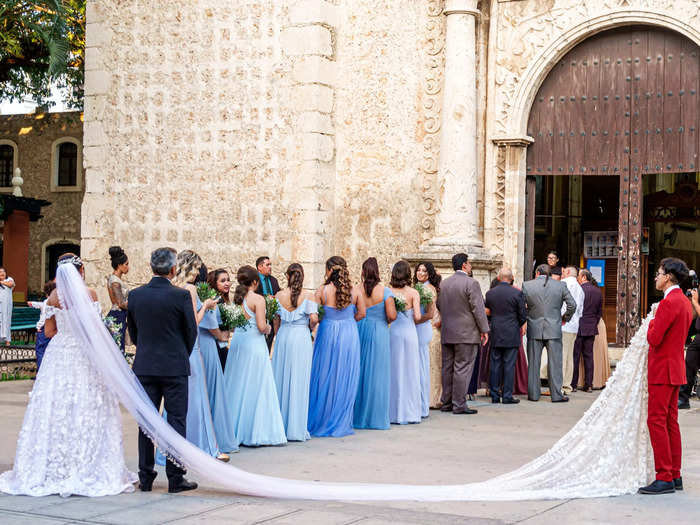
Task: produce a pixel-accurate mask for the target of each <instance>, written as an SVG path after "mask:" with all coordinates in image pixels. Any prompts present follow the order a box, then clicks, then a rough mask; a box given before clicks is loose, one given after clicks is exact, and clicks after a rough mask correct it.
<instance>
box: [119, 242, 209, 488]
mask: <svg viewBox="0 0 700 525" xmlns="http://www.w3.org/2000/svg"><path fill="white" fill-rule="evenodd" d="M176 255H177V253H176V252H175V250H173V249H172V248H159V249H157V250H155V251H154V252H153V253H151V269H152V270H153V278H152V279H151V281H150V282H149V283H148V284H146V285H144V286H141V287H139V288H136V289H135V290H133V291H132V292H131V293H130V294H129V308H128V314H127V326H128V328H129V335H130V336H131V340H132V341H133V343H134V344H135V345H136V357H135V358H134V366H133V370H134V374H136V376H137V377H138V378H139V381H140V382H141V384H142V385H143V388H144V390H145V391H146V393H147V394H148V397H150V398H151V401H153V404H154V405H155V406H156V408H160V404H161V401H163V400H164V402H165V410H166V411H167V412H168V423H169V424H170V426H171V427H173V428H174V429H175V430H176V431H177V433H178V434H180V435H181V436H182V437H185V436H186V424H187V396H188V391H187V380H188V376H189V375H190V359H189V356H190V353H191V352H192V348H193V346H194V343H195V341H196V339H197V323H196V321H195V317H194V309H193V307H192V298H191V297H190V294H189V293H188V292H187V290H184V289H182V288H178V287H176V286H173V285H172V284H171V283H170V280H171V279H172V278H173V277H174V276H175V269H176V268H175V266H176ZM154 460H155V458H154V446H153V443H152V442H151V440H150V439H149V438H148V436H146V434H144V433H143V432H142V431H141V430H139V480H140V482H141V484H140V488H141V490H142V491H144V492H149V491H150V490H151V487H152V486H153V480H154V479H155V477H156V474H157V473H156V471H155V470H154V469H153V467H154V463H155V461H154ZM165 472H166V474H167V475H168V492H182V491H184V490H193V489H196V488H197V484H196V483H193V482H191V481H188V480H186V479H185V478H184V474H185V471H184V469H182V468H180V467H178V466H177V465H175V464H174V463H173V462H171V461H170V460H168V461H167V464H166V467H165Z"/></svg>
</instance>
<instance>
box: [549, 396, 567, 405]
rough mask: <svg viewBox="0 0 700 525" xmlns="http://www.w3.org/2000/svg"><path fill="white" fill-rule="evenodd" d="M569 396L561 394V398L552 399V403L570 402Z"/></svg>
mask: <svg viewBox="0 0 700 525" xmlns="http://www.w3.org/2000/svg"><path fill="white" fill-rule="evenodd" d="M568 402H569V398H568V397H566V396H561V399H552V403H568Z"/></svg>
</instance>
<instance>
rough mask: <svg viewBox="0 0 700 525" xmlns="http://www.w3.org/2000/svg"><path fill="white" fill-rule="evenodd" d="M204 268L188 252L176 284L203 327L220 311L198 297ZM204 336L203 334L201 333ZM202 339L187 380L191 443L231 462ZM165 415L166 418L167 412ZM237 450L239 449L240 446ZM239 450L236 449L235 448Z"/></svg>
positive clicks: (179, 265) (179, 262)
mask: <svg viewBox="0 0 700 525" xmlns="http://www.w3.org/2000/svg"><path fill="white" fill-rule="evenodd" d="M202 266H203V263H202V259H201V258H200V257H199V255H197V254H196V253H194V252H193V251H192V250H184V251H182V252H180V253H178V254H177V272H176V274H175V278H174V279H173V284H174V285H176V286H180V287H181V288H184V289H185V290H187V291H188V292H189V293H190V296H191V297H192V306H193V307H194V311H195V320H196V321H197V325H199V324H200V323H201V322H202V320H203V319H204V316H205V315H206V313H207V311H208V310H212V309H214V308H216V301H215V300H213V299H207V300H206V301H204V303H202V301H200V299H199V297H197V289H196V288H195V286H194V284H193V283H194V282H195V280H196V278H197V276H198V275H199V270H200V268H201V267H202ZM200 336H201V332H200ZM200 336H198V337H197V340H196V341H195V343H194V347H193V348H192V353H191V354H190V376H189V378H188V381H187V385H188V396H187V436H186V437H187V441H189V442H190V443H192V444H193V445H196V446H197V447H198V448H200V449H202V450H203V451H204V452H206V453H207V454H209V455H210V456H213V457H215V458H217V459H220V460H222V461H228V460H229V457H228V454H224V453H222V452H221V448H220V447H219V445H218V442H217V439H216V433H215V431H214V421H213V420H212V415H211V407H210V405H209V392H208V389H207V375H206V371H205V367H204V359H203V358H202V352H201V350H200V343H201V341H200V339H201V337H200ZM163 416H164V417H166V414H165V411H163ZM236 448H237V447H236ZM234 450H235V449H234ZM156 461H157V463H158V464H159V465H164V464H165V457H164V456H163V455H162V454H161V453H160V451H159V452H158V457H157V458H156Z"/></svg>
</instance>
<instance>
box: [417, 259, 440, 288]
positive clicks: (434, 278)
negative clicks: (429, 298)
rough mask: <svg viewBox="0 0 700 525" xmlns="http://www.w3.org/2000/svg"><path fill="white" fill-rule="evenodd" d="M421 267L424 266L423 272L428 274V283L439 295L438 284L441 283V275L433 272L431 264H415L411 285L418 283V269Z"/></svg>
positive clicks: (433, 268)
mask: <svg viewBox="0 0 700 525" xmlns="http://www.w3.org/2000/svg"><path fill="white" fill-rule="evenodd" d="M421 266H425V271H426V272H428V282H429V283H430V284H432V285H433V288H435V291H436V292H437V293H440V283H441V282H442V275H440V274H439V273H437V271H435V266H433V263H431V262H427V261H426V262H419V263H418V264H416V267H415V269H414V270H413V284H416V283H417V282H418V268H420V267H421Z"/></svg>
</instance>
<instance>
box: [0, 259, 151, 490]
mask: <svg viewBox="0 0 700 525" xmlns="http://www.w3.org/2000/svg"><path fill="white" fill-rule="evenodd" d="M59 265H62V266H74V267H76V268H77V269H78V271H79V272H80V275H83V267H82V263H81V262H80V259H79V258H77V257H75V256H73V255H72V254H67V255H64V256H62V257H61V258H60V259H59ZM60 268H61V266H59V271H61V270H60ZM76 273H77V272H76ZM61 286H62V283H61V282H59V283H58V290H57V291H54V292H53V293H52V295H51V297H49V300H48V301H47V306H46V324H45V325H44V330H45V332H46V334H47V336H50V334H51V333H52V332H55V335H54V336H53V339H51V342H50V343H49V345H48V347H47V349H46V354H45V355H44V360H43V362H42V365H41V369H40V371H39V373H38V375H37V378H36V382H35V383H34V388H33V390H32V392H31V393H30V395H29V396H30V397H29V405H28V406H27V410H26V412H25V414H24V422H23V423H22V430H21V431H20V434H19V439H18V440H17V450H16V455H15V463H14V466H13V469H12V470H10V471H7V472H4V473H2V474H0V491H2V492H6V493H9V494H24V495H29V496H46V495H49V494H60V495H61V496H70V495H72V494H76V495H81V496H106V495H110V494H118V493H120V492H124V491H131V490H133V489H134V487H133V483H134V482H135V481H136V480H137V477H136V475H135V474H134V473H132V472H129V471H128V470H127V468H126V465H125V463H124V450H123V447H122V428H121V414H120V412H119V402H118V401H117V398H116V397H115V396H114V395H113V394H112V393H111V392H110V391H109V390H108V389H107V388H106V387H105V385H104V383H103V381H102V377H101V374H100V373H99V370H96V369H95V367H94V366H93V364H92V363H91V362H90V360H89V359H88V357H87V355H88V353H89V352H91V351H92V349H91V348H89V347H86V346H85V345H84V344H82V343H81V340H80V338H78V337H76V334H75V333H74V330H73V325H74V323H73V322H71V321H72V320H71V316H74V315H76V312H73V311H72V310H70V309H66V306H65V304H64V303H63V301H62V300H59V298H61V295H62V292H63V290H61ZM82 286H83V287H84V288H85V285H82ZM88 292H89V294H90V298H91V299H92V308H93V310H94V311H95V312H96V315H99V312H100V304H99V303H98V302H97V296H96V295H95V292H94V291H93V290H88Z"/></svg>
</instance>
